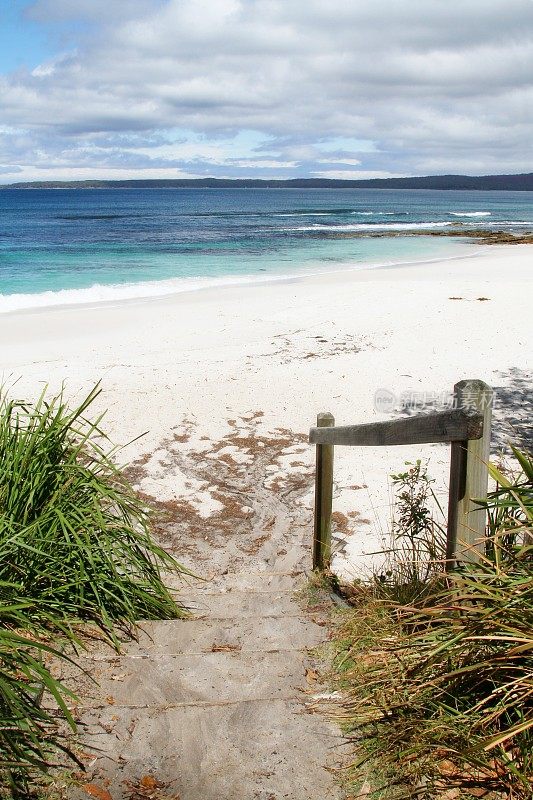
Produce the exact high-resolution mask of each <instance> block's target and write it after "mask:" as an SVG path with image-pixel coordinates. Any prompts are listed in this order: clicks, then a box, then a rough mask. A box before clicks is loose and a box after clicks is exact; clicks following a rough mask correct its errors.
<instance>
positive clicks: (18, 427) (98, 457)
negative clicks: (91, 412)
mask: <svg viewBox="0 0 533 800" xmlns="http://www.w3.org/2000/svg"><path fill="white" fill-rule="evenodd" d="M98 394H99V389H98V387H96V388H95V389H94V390H93V391H91V392H90V394H89V395H88V396H87V398H86V399H85V400H84V401H83V402H82V403H81V404H80V406H79V407H78V408H76V409H75V410H74V411H70V410H69V409H68V407H67V405H66V403H65V402H64V399H63V396H62V395H61V394H60V395H57V396H55V397H52V398H51V399H50V400H48V399H47V398H46V394H45V393H43V394H42V395H41V397H40V398H39V399H38V401H37V402H36V403H35V404H34V405H31V404H28V403H24V402H20V401H15V400H11V399H9V398H8V397H7V396H6V395H5V394H2V395H1V396H0V796H3V795H5V793H6V792H7V793H8V795H9V794H10V795H11V796H12V797H15V798H23V797H30V796H31V789H30V786H31V785H32V781H33V780H34V778H35V777H36V776H38V775H39V774H40V773H43V772H46V771H47V770H48V768H49V767H50V765H51V764H54V763H55V762H56V761H57V757H58V755H61V753H66V754H67V755H69V756H70V757H73V754H72V752H71V751H70V750H69V748H68V746H67V744H66V742H65V739H64V733H61V730H63V731H64V727H65V726H64V722H65V720H66V722H67V723H68V725H70V727H71V728H72V729H74V728H75V725H74V720H73V718H72V716H71V715H70V713H69V711H68V705H67V701H68V700H69V699H72V697H73V696H72V695H70V693H69V692H68V690H67V689H66V688H65V687H64V686H62V685H61V684H60V683H59V682H58V681H57V680H55V678H54V677H53V676H52V674H51V672H50V670H49V669H48V666H47V664H48V662H49V661H50V660H51V659H52V657H53V658H55V659H58V658H59V659H62V658H63V659H64V658H66V655H65V654H64V653H65V652H66V651H70V652H72V649H73V645H74V648H75V647H76V645H79V640H78V638H77V634H76V630H77V628H79V626H80V625H81V624H83V623H87V622H88V623H91V624H93V625H94V624H96V625H97V626H98V627H99V628H100V630H101V631H102V633H103V634H104V635H105V637H106V638H107V640H108V641H109V642H111V643H113V644H114V645H115V646H118V636H117V633H116V630H117V626H118V627H119V628H121V629H123V630H126V631H129V632H131V631H132V628H133V626H134V624H135V622H136V621H138V620H140V619H170V618H179V617H182V616H184V615H185V612H184V609H183V608H182V607H181V606H180V605H179V604H178V603H177V602H176V599H175V598H174V597H173V595H172V594H171V592H170V591H169V590H168V589H167V588H166V586H165V584H164V581H163V577H164V575H165V573H171V572H174V573H180V572H185V570H184V569H183V568H182V567H181V566H180V564H179V563H178V562H177V561H176V560H175V559H174V557H173V556H171V555H170V554H168V553H167V552H165V551H164V550H163V549H162V548H161V547H159V546H158V545H157V544H156V543H155V542H154V540H153V539H152V538H151V535H150V521H151V512H150V509H149V508H148V507H147V506H146V504H145V503H144V501H143V500H142V499H140V498H139V496H138V495H136V494H135V492H134V491H133V489H132V488H131V486H130V485H129V484H128V483H127V482H126V480H125V479H124V477H123V475H122V474H121V472H120V471H119V469H118V468H117V467H116V466H115V463H114V457H115V455H116V449H115V448H113V447H112V446H111V445H110V444H109V441H108V439H107V438H106V437H105V435H104V434H103V433H102V431H101V429H100V422H101V417H100V418H99V419H97V420H96V421H95V422H90V421H88V420H87V418H86V412H87V410H88V408H89V406H90V405H91V403H92V402H93V401H94V400H95V399H96V397H97V396H98ZM51 643H52V644H51Z"/></svg>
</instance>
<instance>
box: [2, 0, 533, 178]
mask: <svg viewBox="0 0 533 800" xmlns="http://www.w3.org/2000/svg"><path fill="white" fill-rule="evenodd" d="M532 76H533V2H532V1H531V0H468V2H466V3H465V2H464V0H447V2H446V3H444V2H442V3H441V2H433V3H432V2H427V0H402V3H398V2H396V0H380V1H376V0H357V2H353V0H328V3H325V2H323V0H31V2H30V1H29V0H3V1H2V5H1V6H0V182H3V183H9V182H12V181H22V180H52V179H63V180H68V179H76V178H134V177H144V178H149V177H186V176H190V177H195V176H201V177H203V176H206V175H214V176H218V177H274V178H290V177H304V176H309V177H333V178H337V177H338V178H342V177H344V178H358V177H362V178H364V177H386V176H393V175H423V174H439V173H440V174H442V173H450V172H456V173H469V174H488V173H504V172H529V171H531V170H532V169H533V166H532V145H531V142H532V141H533V119H532V110H531V109H532V108H533V77H532Z"/></svg>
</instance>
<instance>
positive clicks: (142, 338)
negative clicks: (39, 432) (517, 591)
mask: <svg viewBox="0 0 533 800" xmlns="http://www.w3.org/2000/svg"><path fill="white" fill-rule="evenodd" d="M532 264H533V248H531V247H529V246H527V245H520V246H512V247H511V246H510V247H505V246H498V247H485V248H480V247H475V246H473V247H472V257H469V258H460V259H457V260H448V261H442V262H440V263H431V264H427V263H426V264H419V265H412V266H401V267H395V268H380V269H368V270H359V271H352V272H350V271H345V272H338V273H332V274H329V275H321V276H315V277H307V278H302V279H298V280H293V281H287V282H282V283H270V284H263V285H256V286H254V285H249V286H240V287H239V286H234V287H228V288H223V289H220V288H219V289H205V290H201V291H196V292H190V293H183V294H179V295H175V296H171V297H167V298H163V299H150V300H146V301H136V302H125V303H123V304H113V305H100V306H94V307H66V306H64V307H57V308H53V309H43V310H39V311H33V312H17V313H13V314H4V315H2V316H1V317H0V348H1V359H0V363H1V370H2V373H3V380H4V383H5V384H7V386H10V385H11V384H12V383H13V382H14V381H15V380H16V381H17V383H16V387H14V388H13V389H12V390H11V393H12V394H16V395H18V396H19V397H23V398H34V397H35V396H36V395H37V394H38V393H39V392H40V391H41V389H42V387H43V386H44V385H45V384H49V386H50V389H51V390H52V391H56V390H57V389H59V387H60V386H61V384H62V383H65V391H66V395H67V396H68V398H72V399H73V400H74V399H79V398H81V396H82V395H83V393H84V392H86V391H87V390H88V389H89V388H90V387H91V386H92V385H93V384H95V383H96V382H97V381H101V382H102V389H103V393H102V395H101V396H100V397H99V399H98V401H97V408H95V411H96V410H98V411H99V410H101V409H103V408H108V413H107V417H106V420H107V422H106V426H105V427H106V429H107V430H108V431H109V433H110V435H111V436H112V437H113V439H114V440H115V441H116V442H121V443H122V442H126V441H128V440H130V439H133V438H135V437H136V436H138V435H139V434H140V433H143V432H145V431H147V433H146V436H144V437H143V438H142V439H140V440H137V441H136V442H134V443H133V444H132V445H131V446H130V447H129V448H128V450H127V451H125V453H124V454H123V458H124V461H135V460H136V459H139V458H140V457H143V458H142V465H143V469H142V474H139V477H138V482H139V485H140V487H141V488H142V490H143V491H145V492H146V493H147V494H149V495H152V496H154V497H156V498H158V499H159V500H162V501H174V500H176V501H179V502H185V503H187V504H189V505H190V506H192V507H194V508H195V509H196V511H197V513H198V515H199V516H200V517H201V518H203V519H206V520H207V519H208V518H209V516H210V515H213V514H215V515H216V514H217V513H220V510H221V508H222V506H223V505H224V499H223V498H222V499H221V496H220V486H215V484H214V483H213V484H211V483H210V481H209V480H206V478H205V475H203V476H201V475H200V474H199V472H198V470H197V469H196V467H195V465H197V464H198V461H199V459H201V454H202V452H206V451H210V452H212V451H213V448H215V449H217V448H218V449H217V455H218V457H219V458H221V459H225V463H228V464H229V463H234V464H238V465H239V469H241V470H242V469H243V466H244V467H245V465H246V463H248V462H249V461H250V459H252V458H253V455H252V454H251V451H250V447H249V442H247V437H248V438H249V436H250V435H252V434H253V436H255V437H256V438H257V442H256V443H257V446H258V447H264V446H265V441H266V440H267V439H268V438H271V439H273V440H276V441H277V442H278V443H279V442H281V441H282V440H283V446H282V447H281V449H280V447H278V448H277V449H276V456H275V458H274V459H273V463H272V465H271V467H270V468H267V470H266V471H265V474H264V481H265V483H266V485H267V486H270V487H271V488H272V491H274V492H278V491H279V492H283V486H284V485H285V484H286V483H287V481H292V482H293V484H294V481H297V482H299V485H300V486H301V492H300V499H299V501H298V502H299V503H301V508H302V514H307V515H310V508H311V505H312V492H313V478H312V472H311V470H312V463H313V458H314V452H313V448H312V447H310V446H309V445H307V444H306V443H305V441H303V437H301V436H300V437H297V438H295V439H294V441H292V440H291V436H292V434H293V433H298V434H306V433H307V431H308V429H309V427H310V426H311V425H312V424H313V423H314V420H315V418H316V414H317V412H319V411H331V412H332V413H333V414H334V416H335V419H336V421H337V422H338V424H355V423H362V422H370V421H375V420H378V419H385V418H387V417H388V416H391V415H390V414H389V415H386V414H384V413H379V412H378V411H376V409H375V408H374V394H375V392H376V391H377V390H379V389H388V390H389V391H391V392H392V393H394V395H396V396H400V395H401V394H402V393H404V392H416V393H418V396H420V394H421V393H431V394H432V393H439V394H441V395H442V394H443V393H446V392H449V391H451V389H452V388H453V384H454V383H455V382H456V381H458V380H461V379H463V378H481V379H483V380H485V381H487V382H488V383H489V384H491V385H493V386H495V387H507V388H508V389H511V390H513V391H514V390H519V389H523V388H524V386H527V381H528V380H529V379H530V378H531V375H530V374H529V375H528V373H527V370H528V367H530V366H531V353H532V352H533V347H532V344H533V342H532V339H533V332H532V330H531V325H530V323H529V318H530V309H531V298H532V293H531V290H532V276H533V270H532ZM451 298H459V299H451ZM478 298H486V299H483V300H481V299H478ZM529 387H530V390H531V384H529ZM504 395H505V396H506V399H505V402H506V403H509V398H510V397H511V399H512V394H511V393H509V392H508V393H507V394H506V392H504ZM515 396H516V397H518V396H519V395H515ZM496 404H497V406H498V396H497V399H496ZM497 413H498V408H497ZM513 415H515V412H512V411H509V410H508V409H506V408H504V407H502V408H501V411H500V417H502V416H503V417H505V418H506V419H507V422H509V421H510V420H512V419H513ZM251 427H253V431H251ZM287 431H290V432H291V434H287V433H286V432H287ZM236 432H237V433H238V435H235V434H236ZM503 433H504V434H505V435H507V433H508V429H505V431H504V432H503ZM223 438H224V443H223V444H222V446H221V445H219V442H220V440H221V439H223ZM177 449H178V450H180V452H181V456H182V457H180V458H170V457H169V453H170V452H171V451H172V453H173V454H174V455H175V454H176V450H177ZM417 457H429V459H430V472H431V474H433V475H434V477H435V478H437V479H438V486H439V489H440V490H442V491H444V490H445V485H446V471H447V465H448V450H447V448H446V447H444V446H437V445H435V446H424V447H420V446H417V447H404V448H387V449H372V450H370V449H354V448H346V449H344V450H342V451H341V449H340V448H337V450H336V468H335V480H336V486H335V499H334V507H335V510H336V511H337V512H340V514H342V515H345V516H343V517H341V516H340V514H339V515H337V521H338V522H339V525H340V528H341V529H343V530H344V532H342V531H339V532H338V538H340V539H342V546H341V548H340V550H341V552H339V554H338V555H337V556H336V558H335V561H334V566H335V567H336V568H337V569H339V570H340V571H342V572H343V573H344V574H354V573H357V572H358V571H360V570H362V569H367V568H368V566H369V561H368V559H365V558H363V554H364V553H369V552H373V551H375V550H376V549H377V548H379V546H380V537H381V535H382V533H383V531H384V529H385V528H386V524H387V518H388V503H389V499H388V498H389V486H388V475H389V474H390V473H391V472H395V471H398V470H399V469H401V468H402V466H403V463H404V462H405V461H406V460H413V459H415V458H417ZM357 487H362V488H357ZM245 494H246V492H245V491H244V492H241V493H240V495H239V497H238V503H240V509H241V512H242V514H244V515H245V514H246V513H247V504H246V496H245ZM233 499H235V498H233ZM350 514H351V516H350ZM309 542H311V530H310V531H309ZM193 566H194V565H193ZM195 566H196V567H197V566H198V565H195Z"/></svg>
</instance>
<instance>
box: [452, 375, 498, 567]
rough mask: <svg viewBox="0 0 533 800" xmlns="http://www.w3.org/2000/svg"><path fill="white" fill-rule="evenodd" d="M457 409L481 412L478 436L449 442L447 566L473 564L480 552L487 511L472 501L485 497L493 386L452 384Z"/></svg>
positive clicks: (477, 381) (472, 382)
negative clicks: (463, 563)
mask: <svg viewBox="0 0 533 800" xmlns="http://www.w3.org/2000/svg"><path fill="white" fill-rule="evenodd" d="M454 398H455V404H456V406H457V408H459V409H461V410H464V411H466V412H467V413H474V414H475V413H478V414H482V415H483V434H482V437H481V439H468V440H465V441H463V442H452V443H451V460H450V495H449V502H448V539H447V546H446V559H447V567H448V569H452V568H453V566H454V565H455V563H456V562H457V561H462V562H471V563H475V562H478V561H479V560H480V556H481V555H482V554H483V538H484V536H485V525H486V518H487V514H486V511H485V509H484V508H480V507H479V505H478V504H477V503H475V502H474V500H483V499H485V498H486V497H487V489H488V479H489V473H488V461H489V457H490V425H491V417H492V389H491V388H490V386H488V385H487V384H486V383H484V382H483V381H479V380H467V381H460V382H459V383H456V384H455V386H454Z"/></svg>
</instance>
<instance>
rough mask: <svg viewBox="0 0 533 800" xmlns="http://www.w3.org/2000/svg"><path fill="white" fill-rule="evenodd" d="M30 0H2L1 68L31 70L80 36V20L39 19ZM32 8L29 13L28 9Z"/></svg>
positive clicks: (0, 26) (1, 69)
mask: <svg viewBox="0 0 533 800" xmlns="http://www.w3.org/2000/svg"><path fill="white" fill-rule="evenodd" d="M32 6H33V3H31V2H29V0H3V2H2V5H1V7H0V72H3V73H7V72H10V71H12V70H16V69H19V68H20V67H24V66H25V67H28V68H29V69H30V70H31V69H33V68H34V67H36V66H37V64H40V63H41V62H42V61H45V60H47V59H49V58H52V57H53V56H54V55H55V54H56V53H57V52H58V51H61V50H62V49H64V48H65V47H66V46H68V43H69V42H70V44H71V45H74V43H75V42H76V40H77V37H78V35H79V34H80V32H81V31H82V29H83V26H82V24H81V22H80V21H78V22H77V23H76V21H70V22H61V21H57V20H56V21H52V20H50V21H49V22H45V21H37V20H35V19H32V17H31V7H32ZM28 12H29V13H28Z"/></svg>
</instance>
